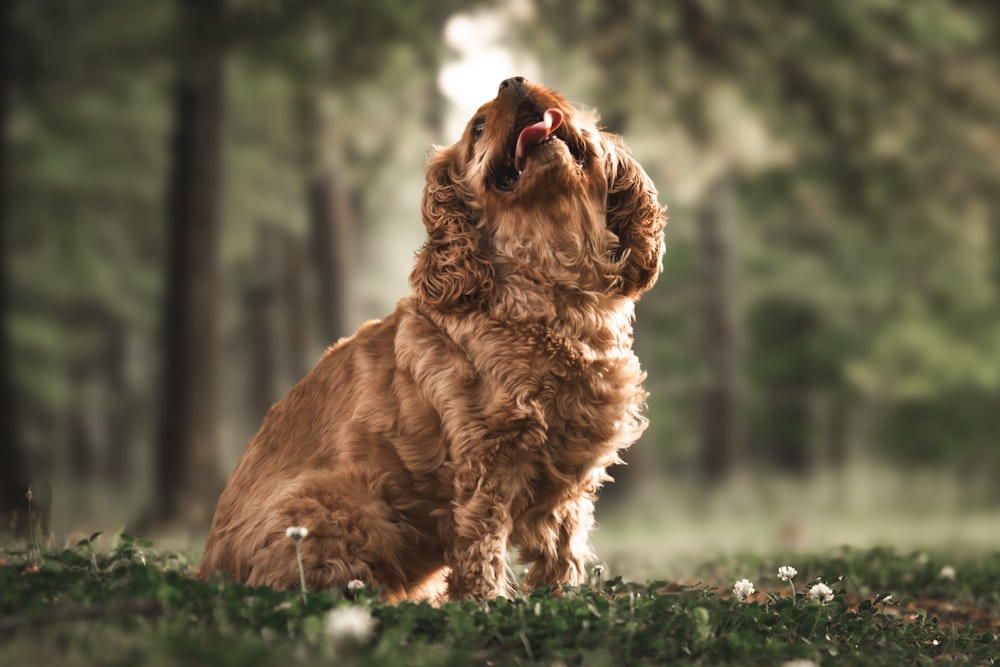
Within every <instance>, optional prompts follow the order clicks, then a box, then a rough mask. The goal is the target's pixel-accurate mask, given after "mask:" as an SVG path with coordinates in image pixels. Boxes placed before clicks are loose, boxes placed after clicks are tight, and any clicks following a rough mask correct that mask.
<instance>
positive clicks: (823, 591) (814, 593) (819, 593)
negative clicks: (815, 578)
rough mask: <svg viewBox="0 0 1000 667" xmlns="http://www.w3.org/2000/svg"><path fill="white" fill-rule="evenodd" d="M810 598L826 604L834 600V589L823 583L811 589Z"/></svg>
mask: <svg viewBox="0 0 1000 667" xmlns="http://www.w3.org/2000/svg"><path fill="white" fill-rule="evenodd" d="M809 597H810V599H813V600H819V601H820V602H822V603H823V604H826V603H827V602H829V601H830V600H832V599H833V589H832V588H830V587H829V586H827V585H826V584H824V583H823V582H822V581H821V582H819V583H818V584H816V585H815V586H813V587H812V588H810V589H809Z"/></svg>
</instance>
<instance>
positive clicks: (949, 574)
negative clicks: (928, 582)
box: [938, 565, 957, 580]
mask: <svg viewBox="0 0 1000 667" xmlns="http://www.w3.org/2000/svg"><path fill="white" fill-rule="evenodd" d="M956 574H957V572H955V568H954V567H952V566H951V565H945V566H944V567H942V568H941V572H940V573H939V574H938V576H939V577H941V578H942V579H949V580H953V579H954V578H955V575H956Z"/></svg>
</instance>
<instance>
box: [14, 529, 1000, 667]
mask: <svg viewBox="0 0 1000 667" xmlns="http://www.w3.org/2000/svg"><path fill="white" fill-rule="evenodd" d="M100 539H101V538H100V537H98V536H96V535H95V536H92V537H91V539H88V540H83V541H81V543H79V544H78V545H76V546H75V547H74V548H71V549H67V550H63V551H60V552H48V553H42V554H41V555H40V556H39V554H38V553H37V552H35V551H34V550H32V549H31V548H29V547H28V546H27V545H24V546H21V545H12V546H11V547H10V548H8V549H7V550H6V551H0V558H2V559H3V562H4V564H3V565H2V566H0V665H20V664H24V665H29V664H47V665H108V666H113V665H123V666H124V665H156V666H160V665H199V664H205V665H234V666H235V665H240V666H243V665H251V664H282V665H287V666H289V667H291V666H294V665H330V664H346V665H387V666H390V667H391V666H393V665H407V666H409V665H468V664H491V665H557V664H565V665H594V666H600V665H622V664H692V665H723V664H740V665H782V664H784V663H786V662H791V661H795V660H801V661H808V662H811V663H812V664H816V665H832V664H836V665H872V664H875V665H880V664H881V665H900V664H931V663H937V662H946V663H948V664H968V665H989V664H995V661H996V660H997V656H1000V640H998V639H997V636H996V634H995V633H996V632H997V630H998V622H997V619H998V618H1000V553H986V554H981V555H978V556H968V555H967V556H963V557H961V558H959V559H957V560H956V559H953V558H945V557H943V556H939V555H935V554H927V553H923V552H913V553H898V552H896V551H895V550H893V549H889V548H874V549H835V550H829V551H826V552H824V553H820V554H817V555H810V556H807V555H802V554H800V555H797V556H795V558H794V561H793V562H784V561H785V560H786V558H781V559H775V558H763V557H759V556H726V557H724V558H720V559H716V560H713V561H708V562H702V563H700V564H698V565H697V566H695V567H694V569H693V570H692V574H693V575H694V577H693V578H692V579H691V580H690V581H685V582H683V583H677V582H662V581H648V582H644V583H641V584H640V583H630V582H626V581H623V580H622V579H621V578H617V577H616V578H610V579H604V578H603V575H601V574H598V573H595V574H594V576H593V578H592V581H591V582H590V583H589V585H587V586H584V587H580V588H573V589H569V590H565V591H563V592H562V593H561V595H554V594H553V592H552V591H548V590H538V591H533V592H528V593H525V594H523V595H521V596H518V597H516V598H515V599H512V600H502V599H501V600H496V601H493V602H489V603H487V604H477V603H472V602H468V603H461V604H459V603H451V604H447V605H445V606H443V607H441V608H434V607H431V606H429V605H426V604H412V603H403V604H400V605H397V606H388V605H384V604H382V603H381V602H380V601H379V600H378V597H377V592H375V591H370V590H363V591H358V592H357V593H356V596H355V599H354V600H347V599H344V598H342V597H340V596H338V595H334V594H331V593H329V592H324V593H309V594H307V595H305V596H302V595H301V594H300V593H299V592H288V593H285V592H275V591H271V590H268V589H252V588H247V587H245V586H239V585H235V584H232V583H228V582H223V581H212V582H209V583H201V582H196V581H193V580H192V579H191V578H190V576H189V575H190V572H191V565H192V563H193V562H194V560H195V557H194V555H193V554H187V553H184V552H168V551H158V550H157V549H155V548H154V547H153V545H152V544H151V543H149V542H148V541H144V540H139V539H135V538H133V537H130V536H128V535H118V536H116V537H115V538H113V539H112V540H111V545H110V546H109V547H108V548H105V549H100V548H98V546H97V544H98V542H99V541H100ZM304 539H308V537H306V538H304ZM781 565H792V566H794V567H795V568H796V569H797V570H798V575H797V576H796V577H795V578H794V579H793V580H792V581H791V582H783V581H780V580H779V579H778V577H777V570H778V567H779V566H781ZM948 568H953V572H954V576H953V577H952V576H949V575H950V574H951V572H950V571H949V570H948ZM741 578H747V579H749V580H751V581H752V582H754V586H755V590H756V592H755V594H754V595H752V596H750V598H749V599H747V600H746V601H741V600H739V599H738V598H737V597H735V596H734V595H733V593H732V587H733V584H734V583H735V582H736V581H737V580H738V579H741ZM820 579H821V580H822V581H823V582H825V583H826V584H828V585H829V586H830V588H831V589H833V591H834V598H833V599H832V600H831V601H829V602H827V603H825V604H824V603H821V602H820V601H818V600H813V599H810V596H809V590H810V587H811V586H812V585H814V584H815V583H816V582H818V581H819V580H820ZM792 584H794V586H795V590H796V592H797V596H796V597H794V598H793V597H792V596H791V590H792V589H791V585H792ZM890 594H891V595H892V598H891V599H887V598H886V596H887V595H890ZM803 664H808V663H803Z"/></svg>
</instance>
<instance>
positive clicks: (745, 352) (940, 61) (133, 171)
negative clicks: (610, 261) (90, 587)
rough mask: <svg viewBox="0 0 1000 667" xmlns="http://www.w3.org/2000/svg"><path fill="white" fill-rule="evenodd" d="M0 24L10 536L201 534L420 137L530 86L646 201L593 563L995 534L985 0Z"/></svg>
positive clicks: (7, 17)
mask: <svg viewBox="0 0 1000 667" xmlns="http://www.w3.org/2000/svg"><path fill="white" fill-rule="evenodd" d="M0 8H2V9H0V12H2V24H0V31H2V34H0V45H2V50H3V61H2V66H0V77H2V79H0V89H2V104H0V114H2V117H0V121H2V128H3V133H2V140H0V166H2V167H0V168H2V184H3V189H2V192H3V195H2V199H0V210H2V217H0V239H2V242H0V280H2V284H0V316H2V322H3V324H4V326H3V327H2V328H0V332H2V334H0V359H2V363H0V509H3V510H4V512H5V514H4V516H5V517H6V516H7V513H10V516H11V520H12V521H20V525H21V526H23V525H24V521H25V509H26V501H25V499H24V493H25V490H26V488H27V486H28V485H29V484H30V485H32V490H33V504H34V506H35V515H36V517H37V516H38V515H39V514H44V513H45V508H46V507H50V508H51V528H52V529H53V531H54V532H55V534H56V539H57V540H60V539H64V538H65V536H67V535H70V534H72V533H73V532H74V531H81V532H82V533H84V534H86V533H88V532H90V531H93V530H107V531H113V530H115V529H116V528H118V527H120V526H122V525H125V526H127V527H128V528H129V530H130V532H143V533H148V534H150V535H152V536H156V535H159V534H163V535H177V534H184V535H190V536H191V537H190V538H189V539H190V540H191V544H193V545H198V544H199V542H198V539H199V536H202V535H204V534H205V532H206V531H207V527H208V524H209V521H210V517H211V512H212V510H213V508H214V502H215V498H216V497H217V494H218V492H219V491H220V490H221V487H222V484H223V482H224V479H225V477H226V475H228V473H229V471H230V470H231V469H232V467H233V465H234V464H235V461H236V459H237V458H238V456H239V454H240V452H241V451H242V448H243V445H244V443H245V442H246V440H247V439H248V438H249V437H250V436H251V435H252V434H253V433H254V431H255V430H256V428H257V426H258V425H259V423H260V420H261V418H262V416H263V415H264V413H265V412H266V410H267V408H268V406H269V405H270V404H271V403H272V402H273V401H275V400H277V399H278V398H280V397H281V396H282V395H283V394H284V393H285V392H286V391H287V390H288V389H289V388H290V387H291V386H292V385H293V384H294V383H295V381H297V379H298V378H300V377H301V376H302V375H303V374H304V373H305V372H306V371H307V370H308V369H309V368H310V367H311V365H312V364H313V363H314V361H315V360H316V358H318V356H319V354H320V353H321V352H322V350H323V349H324V347H325V346H326V345H328V344H329V343H331V342H332V341H334V340H336V339H337V338H338V337H339V336H341V335H344V334H347V333H350V332H351V331H353V330H354V329H355V328H356V327H357V325H358V324H360V323H361V322H362V321H364V320H365V319H369V318H372V317H380V316H383V315H385V314H386V313H388V312H389V311H390V310H391V309H392V308H393V305H394V303H395V301H396V300H397V299H398V298H399V297H401V296H402V295H404V294H405V293H406V292H407V291H408V286H407V275H408V273H409V269H410V266H411V264H412V259H413V254H414V252H415V251H416V249H417V248H418V247H419V245H420V243H421V241H422V239H423V235H424V230H423V226H422V224H421V221H420V217H419V200H420V192H421V189H422V186H423V162H424V158H425V156H426V153H427V150H428V149H429V147H431V146H432V145H434V144H449V143H452V142H453V141H455V140H456V139H457V138H458V136H459V133H460V131H461V128H462V126H463V125H464V123H465V121H466V120H467V118H468V117H469V115H470V114H471V113H472V111H473V110H474V109H475V108H476V107H477V106H478V105H479V104H481V103H482V102H485V101H487V100H489V99H490V98H492V97H493V95H494V94H495V91H496V86H497V84H498V83H499V82H500V81H501V80H502V79H503V78H506V77H508V76H511V75H515V74H521V75H525V76H527V77H528V78H531V79H533V80H538V81H541V82H544V83H545V84H547V85H549V86H550V87H553V88H556V89H558V90H560V91H562V92H563V93H564V94H565V95H566V96H567V97H568V98H570V99H571V100H574V101H576V102H579V103H581V104H583V105H585V106H591V107H596V108H597V109H598V110H599V111H600V112H601V115H602V119H603V123H604V125H605V126H606V127H607V128H608V129H610V130H612V131H615V132H618V133H621V134H623V135H624V136H625V139H626V141H627V143H628V144H629V145H630V147H631V148H632V150H633V152H634V153H635V155H636V156H637V157H638V159H639V160H640V162H642V164H643V165H644V166H645V167H646V170H647V171H648V172H649V174H650V175H651V176H652V178H653V180H654V181H655V182H656V183H657V185H658V188H659V190H660V198H661V201H662V203H664V204H667V205H669V215H670V224H669V225H668V229H667V238H668V246H667V253H666V257H665V260H664V272H663V274H662V276H661V278H660V280H659V282H658V284H657V285H656V287H655V288H654V289H653V290H652V291H651V292H650V293H648V294H647V295H646V296H645V297H644V298H643V300H642V301H641V303H640V307H639V312H638V319H637V329H636V339H637V341H636V345H637V348H638V352H639V355H640V358H641V359H642V360H643V364H644V366H645V368H646V369H647V371H648V374H649V378H648V389H649V391H650V393H651V396H650V399H649V411H648V414H649V417H650V421H651V426H650V428H649V430H648V431H647V432H646V434H645V435H644V437H643V438H642V440H641V442H640V443H639V444H638V445H637V446H636V447H635V448H634V449H633V450H632V452H631V454H630V456H629V459H630V463H631V465H629V466H628V467H626V468H624V469H622V470H618V471H616V472H615V475H616V477H617V478H618V480H619V481H618V483H617V484H615V485H612V486H610V487H608V488H607V489H606V493H605V494H604V496H605V497H603V498H602V502H601V503H600V504H599V520H600V523H601V528H600V529H599V530H598V531H597V534H596V540H597V543H598V546H599V548H600V549H601V550H602V552H603V553H604V554H606V558H608V559H610V560H612V561H613V562H615V563H616V564H617V565H618V566H619V567H620V568H622V569H625V570H627V569H628V568H629V567H632V566H636V567H638V566H640V565H641V564H642V562H643V561H644V559H645V561H646V563H647V565H650V566H652V567H656V562H658V561H660V560H665V559H671V558H682V557H684V556H688V555H690V556H691V557H698V556H702V555H705V554H707V553H709V552H716V551H726V550H732V549H744V548H750V549H762V550H770V551H774V550H778V549H797V548H803V549H804V548H821V547H824V546H828V545H835V544H840V543H853V544H866V543H888V544H895V545H898V546H906V545H911V544H912V545H931V546H934V545H941V546H949V545H950V546H968V547H970V548H983V547H986V548H996V547H998V546H1000V435H998V434H1000V307H998V306H1000V297H998V294H1000V227H998V220H997V204H998V197H1000V4H998V3H996V2H994V1H993V0H952V1H947V0H857V1H852V2H801V1H798V0H767V1H764V2H752V3H751V2H730V3H724V2H717V1H715V0H676V1H671V2H640V1H638V0H636V1H634V2H629V1H627V0H606V1H598V0H512V1H511V2H471V1H461V0H442V1H435V2H429V1H428V2H414V1H413V0H312V1H307V0H299V1H295V0H287V1H280V0H143V2H135V0H7V1H6V2H4V3H0ZM332 400H335V397H332ZM4 525H5V526H6V520H5V522H4ZM637 564H638V565H637Z"/></svg>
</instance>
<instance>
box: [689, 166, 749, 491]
mask: <svg viewBox="0 0 1000 667" xmlns="http://www.w3.org/2000/svg"><path fill="white" fill-rule="evenodd" d="M733 208H734V202H733V192H732V182H731V177H730V176H726V175H724V176H722V177H720V178H719V179H718V180H717V181H716V182H715V183H714V184H713V185H712V186H711V188H710V189H709V192H708V193H707V196H706V197H705V202H704V204H703V205H702V208H701V209H700V211H699V212H698V225H697V252H698V258H699V262H700V265H701V266H700V283H701V290H700V304H701V323H702V340H701V343H702V345H701V349H702V356H703V358H704V363H705V367H706V369H707V375H708V377H707V381H706V386H705V389H704V395H703V398H702V414H701V454H702V460H701V465H702V474H703V476H704V478H705V480H706V481H707V482H709V483H717V482H720V481H723V480H724V479H726V478H727V477H729V476H731V475H732V474H733V473H735V472H736V471H737V470H738V469H739V468H740V466H741V465H742V463H743V453H744V452H743V449H744V435H743V395H742V384H743V381H742V369H743V350H742V341H741V340H740V338H741V337H740V327H739V323H738V318H737V304H736V295H735V284H736V277H737V267H736V257H735V254H734V248H733V234H734V230H733Z"/></svg>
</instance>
